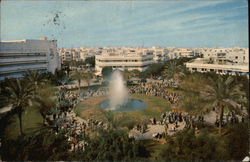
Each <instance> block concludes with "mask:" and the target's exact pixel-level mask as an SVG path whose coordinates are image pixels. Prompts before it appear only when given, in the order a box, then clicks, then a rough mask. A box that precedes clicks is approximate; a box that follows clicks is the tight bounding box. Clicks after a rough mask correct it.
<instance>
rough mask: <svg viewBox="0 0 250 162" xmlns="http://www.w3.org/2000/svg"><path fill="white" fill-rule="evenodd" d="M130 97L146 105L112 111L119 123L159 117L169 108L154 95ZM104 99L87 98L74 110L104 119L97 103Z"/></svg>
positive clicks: (90, 116) (134, 95)
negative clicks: (130, 110)
mask: <svg viewBox="0 0 250 162" xmlns="http://www.w3.org/2000/svg"><path fill="white" fill-rule="evenodd" d="M132 98H135V99H139V100H142V101H144V102H146V103H147V107H146V108H145V109H143V110H138V111H132V112H114V114H115V117H119V120H120V124H121V125H122V124H125V125H126V124H129V123H132V122H133V123H135V122H140V121H142V120H143V119H145V118H147V119H148V118H152V117H155V118H160V114H161V113H163V112H165V111H169V110H170V109H171V106H170V104H169V103H168V102H167V101H166V100H164V99H162V98H160V97H155V96H147V95H144V94H133V95H132ZM104 99H106V97H93V98H90V99H87V100H85V101H83V102H81V103H80V104H78V105H77V106H76V108H75V109H74V111H75V112H76V113H77V115H79V116H80V117H82V118H84V119H87V118H92V119H97V120H106V119H105V116H104V110H102V109H101V108H100V107H99V103H100V102H101V101H103V100H104Z"/></svg>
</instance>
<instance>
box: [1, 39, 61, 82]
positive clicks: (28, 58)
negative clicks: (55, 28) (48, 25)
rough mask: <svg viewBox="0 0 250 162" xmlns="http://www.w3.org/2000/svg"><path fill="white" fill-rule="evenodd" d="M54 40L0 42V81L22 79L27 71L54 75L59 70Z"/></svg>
mask: <svg viewBox="0 0 250 162" xmlns="http://www.w3.org/2000/svg"><path fill="white" fill-rule="evenodd" d="M56 49H57V41H56V40H47V39H46V38H41V39H40V40H31V39H27V40H17V41H1V42H0V80H3V79H4V78H6V77H8V78H13V77H15V78H17V77H22V76H23V74H24V73H25V72H27V70H39V71H48V72H52V73H54V72H55V70H56V69H58V70H60V69H61V61H60V57H59V55H58V53H57V52H56Z"/></svg>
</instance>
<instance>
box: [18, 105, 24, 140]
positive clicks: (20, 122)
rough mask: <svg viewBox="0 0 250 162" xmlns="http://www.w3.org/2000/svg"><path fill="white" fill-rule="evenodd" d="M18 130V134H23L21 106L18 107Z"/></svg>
mask: <svg viewBox="0 0 250 162" xmlns="http://www.w3.org/2000/svg"><path fill="white" fill-rule="evenodd" d="M18 119H19V130H20V135H23V121H22V108H18Z"/></svg>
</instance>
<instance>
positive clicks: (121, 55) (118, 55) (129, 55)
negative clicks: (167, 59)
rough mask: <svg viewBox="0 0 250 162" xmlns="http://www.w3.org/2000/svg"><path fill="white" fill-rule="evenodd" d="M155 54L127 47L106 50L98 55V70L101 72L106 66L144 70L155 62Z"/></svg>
mask: <svg viewBox="0 0 250 162" xmlns="http://www.w3.org/2000/svg"><path fill="white" fill-rule="evenodd" d="M153 58H154V55H153V54H152V52H150V51H146V50H134V49H126V50H120V51H119V52H118V51H114V50H112V49H108V50H105V52H103V53H102V54H101V55H96V67H95V69H96V71H97V74H101V71H102V69H103V68H104V67H112V68H114V69H120V70H124V69H127V70H134V69H137V70H139V71H144V70H145V69H146V68H147V67H148V66H149V65H150V64H152V63H154V59H153Z"/></svg>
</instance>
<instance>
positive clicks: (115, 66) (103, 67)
mask: <svg viewBox="0 0 250 162" xmlns="http://www.w3.org/2000/svg"><path fill="white" fill-rule="evenodd" d="M147 66H149V65H143V66H111V67H112V68H143V67H147ZM104 67H106V66H100V68H104Z"/></svg>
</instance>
